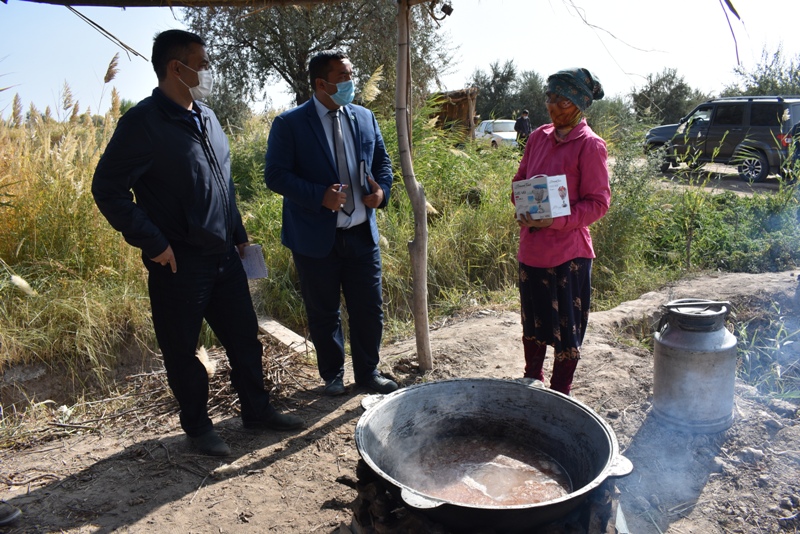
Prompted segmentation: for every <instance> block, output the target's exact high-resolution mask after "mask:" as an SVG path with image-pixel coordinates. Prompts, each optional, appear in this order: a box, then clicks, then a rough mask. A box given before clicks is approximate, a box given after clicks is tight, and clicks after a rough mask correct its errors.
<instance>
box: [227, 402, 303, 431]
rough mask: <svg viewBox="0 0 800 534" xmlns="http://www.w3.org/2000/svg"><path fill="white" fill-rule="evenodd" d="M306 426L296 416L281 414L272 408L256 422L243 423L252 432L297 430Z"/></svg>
mask: <svg viewBox="0 0 800 534" xmlns="http://www.w3.org/2000/svg"><path fill="white" fill-rule="evenodd" d="M304 425H305V423H304V422H303V420H302V419H300V418H299V417H297V416H296V415H290V414H285V413H279V412H278V411H277V410H276V409H275V408H273V407H272V406H270V408H269V410H268V412H267V414H266V415H264V417H262V418H261V419H258V420H256V421H244V420H243V421H242V426H244V427H245V428H248V429H252V430H295V429H297V428H302V427H303V426H304Z"/></svg>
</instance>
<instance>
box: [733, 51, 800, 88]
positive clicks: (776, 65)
mask: <svg viewBox="0 0 800 534" xmlns="http://www.w3.org/2000/svg"><path fill="white" fill-rule="evenodd" d="M733 72H734V74H735V75H736V76H737V77H738V78H739V83H734V84H733V85H729V86H727V87H725V90H723V91H722V95H723V96H740V95H742V96H756V95H796V94H800V55H798V56H795V57H794V58H790V59H789V60H788V61H787V60H786V59H785V58H784V56H783V47H782V46H778V49H777V50H776V51H775V53H773V54H770V53H769V52H767V49H766V47H765V48H764V49H763V50H762V52H761V61H760V62H759V63H757V64H756V66H755V67H753V70H752V71H750V70H748V69H746V68H745V67H744V66H743V65H739V66H738V67H736V68H735V69H733Z"/></svg>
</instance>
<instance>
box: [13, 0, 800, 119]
mask: <svg viewBox="0 0 800 534" xmlns="http://www.w3.org/2000/svg"><path fill="white" fill-rule="evenodd" d="M732 2H733V4H734V6H735V7H736V9H737V10H738V12H739V15H740V16H741V19H742V20H741V21H740V20H737V19H736V18H735V17H733V16H732V15H730V25H731V27H732V29H733V35H732V34H731V28H730V27H729V25H728V20H726V17H725V12H724V11H723V9H722V5H721V0H672V1H671V2H668V3H664V2H658V3H656V2H655V1H653V0H649V1H642V0H450V3H451V5H452V7H453V13H452V15H451V16H449V17H446V18H445V19H444V20H442V21H441V22H440V24H441V27H442V30H443V32H444V33H445V34H446V38H447V39H448V40H449V42H450V45H451V47H452V49H453V50H454V55H455V60H454V61H453V65H454V67H453V68H452V70H451V71H450V72H449V73H447V74H445V75H444V76H443V78H442V81H443V83H444V87H443V89H446V90H453V89H460V88H463V87H464V86H465V85H466V82H467V80H469V78H470V77H471V75H472V74H473V72H475V70H476V69H480V70H482V71H484V72H488V71H489V67H490V64H491V63H492V62H500V63H501V64H502V63H505V61H507V60H512V61H513V62H514V64H515V65H516V67H517V69H518V71H520V72H521V71H535V72H537V73H538V74H540V75H542V76H543V77H547V76H548V75H549V74H552V73H554V72H556V71H558V70H560V69H563V68H569V67H585V68H588V69H589V70H591V71H592V72H593V73H594V74H595V75H596V76H597V77H599V78H600V80H601V81H602V83H603V86H604V88H605V92H606V94H607V95H609V96H613V95H619V96H623V95H627V94H629V93H630V92H631V90H632V89H636V88H641V87H642V86H643V85H644V84H645V82H646V77H647V75H649V74H657V73H660V72H662V71H663V70H664V69H665V68H674V69H677V73H678V75H679V76H682V77H683V78H684V80H685V81H686V82H687V83H688V84H689V85H690V86H691V87H692V88H695V89H699V90H701V91H704V92H706V93H711V94H715V93H719V91H721V90H722V89H723V88H724V87H725V85H727V84H730V83H732V82H734V81H735V76H734V74H733V69H734V68H735V67H736V66H737V47H738V61H739V62H740V63H741V64H742V65H743V66H744V67H745V68H748V67H749V68H752V67H753V66H755V65H756V64H757V62H758V61H759V60H760V58H761V54H762V50H763V49H764V47H766V49H767V50H768V51H769V52H770V53H772V52H774V51H775V50H776V49H777V47H778V46H779V45H781V46H783V51H784V57H785V58H787V59H789V58H796V57H797V56H798V55H800V30H798V29H797V28H796V23H797V21H798V20H800V1H798V0H732ZM651 6H652V7H651ZM75 9H76V10H78V11H79V12H80V13H82V14H83V15H85V16H86V17H88V18H90V19H92V20H93V21H94V22H96V23H97V24H99V25H100V26H102V27H103V28H104V29H106V30H107V31H108V32H110V33H111V34H113V35H114V36H116V37H117V38H118V39H119V40H120V41H122V42H124V43H125V44H126V45H128V46H129V47H130V48H132V49H134V50H136V51H137V52H139V53H140V54H142V55H143V56H144V57H145V58H147V59H143V58H142V57H137V56H136V55H134V54H131V53H129V52H126V51H125V50H123V49H122V48H120V47H119V46H118V45H116V44H114V43H113V42H112V41H110V40H108V39H107V38H105V37H104V36H103V35H101V33H99V32H98V31H96V30H95V29H93V28H92V27H91V26H89V25H88V24H87V23H86V22H84V21H82V20H81V19H80V18H79V17H78V16H76V15H75V14H74V13H72V12H70V11H69V10H68V9H67V8H66V7H63V6H53V5H42V4H36V3H33V2H24V1H19V0H8V3H7V4H4V3H0V88H3V87H9V89H8V90H6V91H2V92H0V114H2V115H3V116H8V114H9V113H10V110H11V101H12V98H13V96H14V94H15V93H18V94H19V95H20V97H21V99H22V102H23V106H24V108H25V109H27V107H28V106H29V105H30V103H33V104H35V105H36V107H37V108H39V109H40V110H44V108H45V107H46V106H50V107H51V109H52V111H53V113H54V114H56V116H58V113H59V111H58V108H59V107H60V104H59V103H60V101H61V96H62V95H63V88H64V84H65V82H66V83H67V84H68V85H69V87H70V90H71V91H72V94H73V96H74V98H75V99H76V100H78V102H79V103H80V106H81V111H85V109H86V108H87V107H91V108H92V110H93V111H94V112H97V111H98V109H99V110H100V111H101V112H105V111H106V110H107V109H108V107H109V105H110V92H111V87H110V86H114V87H116V89H117V90H118V91H119V92H120V94H121V96H122V98H125V99H128V100H133V101H138V100H140V99H142V98H144V97H146V96H148V95H149V94H150V92H151V91H152V88H153V87H154V86H155V85H156V78H155V74H154V73H153V70H152V67H151V65H150V63H149V61H148V60H149V56H150V51H151V48H152V39H153V36H154V35H155V34H156V33H158V32H160V31H163V30H167V29H170V28H184V25H183V24H182V23H181V21H180V11H179V10H178V9H176V10H175V11H174V12H173V11H172V10H171V9H170V8H167V7H164V8H140V7H136V8H128V9H124V10H123V9H120V8H110V7H109V8H89V7H77V8H75ZM414 9H419V7H415V8H414ZM734 38H735V40H734ZM116 53H119V55H120V59H119V65H118V69H119V73H118V74H117V76H116V78H115V79H114V80H112V81H111V82H110V83H109V84H108V85H106V84H104V83H103V77H104V76H105V73H106V70H107V68H108V65H109V62H110V61H111V59H112V58H113V57H114V54H116ZM212 60H213V58H212ZM390 67H391V68H394V65H391V66H390ZM267 96H268V98H269V99H270V101H271V103H272V105H273V106H274V107H287V106H290V105H291V100H292V97H291V95H289V94H288V93H287V90H286V88H285V87H282V86H275V87H270V88H269V90H268V95H267ZM60 113H61V114H62V116H63V115H65V112H60Z"/></svg>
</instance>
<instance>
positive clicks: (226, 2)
mask: <svg viewBox="0 0 800 534" xmlns="http://www.w3.org/2000/svg"><path fill="white" fill-rule="evenodd" d="M2 1H3V2H6V1H7V0H2ZM25 1H27V2H35V3H37V4H53V5H58V6H72V7H75V6H104V7H208V6H231V7H233V6H238V7H242V6H252V7H255V8H262V7H286V6H301V5H312V4H332V3H335V2H341V1H342V0H25ZM423 1H425V0H409V5H415V4H419V3H422V2H423Z"/></svg>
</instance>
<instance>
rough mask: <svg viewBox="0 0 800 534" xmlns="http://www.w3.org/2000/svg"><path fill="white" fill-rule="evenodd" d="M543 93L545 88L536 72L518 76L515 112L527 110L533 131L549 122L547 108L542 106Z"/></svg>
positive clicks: (542, 80)
mask: <svg viewBox="0 0 800 534" xmlns="http://www.w3.org/2000/svg"><path fill="white" fill-rule="evenodd" d="M545 91H547V86H546V85H545V81H544V78H542V77H541V76H539V75H538V74H537V73H536V72H534V71H532V70H527V71H524V72H523V73H522V74H521V75H520V81H519V84H518V89H517V98H516V99H517V108H516V110H515V111H521V110H523V109H527V110H528V118H529V119H530V121H531V127H532V128H534V129H536V128H537V127H538V126H541V125H542V124H547V123H549V122H550V115H548V114H547V107H546V106H545V105H544V100H545Z"/></svg>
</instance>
